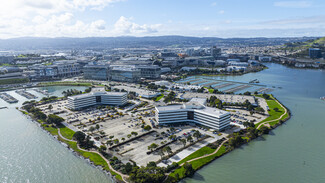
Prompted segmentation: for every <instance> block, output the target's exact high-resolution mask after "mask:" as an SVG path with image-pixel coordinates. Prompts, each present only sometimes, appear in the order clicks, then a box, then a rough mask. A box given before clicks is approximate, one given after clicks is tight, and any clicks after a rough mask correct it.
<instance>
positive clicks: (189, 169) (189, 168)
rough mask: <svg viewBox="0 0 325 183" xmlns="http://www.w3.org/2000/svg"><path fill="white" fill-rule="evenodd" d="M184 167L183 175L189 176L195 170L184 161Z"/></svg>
mask: <svg viewBox="0 0 325 183" xmlns="http://www.w3.org/2000/svg"><path fill="white" fill-rule="evenodd" d="M184 169H185V175H186V176H189V177H191V176H192V175H193V174H194V172H195V170H194V169H193V166H192V164H191V163H188V162H185V164H184Z"/></svg>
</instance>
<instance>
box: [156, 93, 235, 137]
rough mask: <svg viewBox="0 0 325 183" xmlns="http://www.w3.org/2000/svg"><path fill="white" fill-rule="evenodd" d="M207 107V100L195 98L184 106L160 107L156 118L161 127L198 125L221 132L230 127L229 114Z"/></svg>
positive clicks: (157, 108)
mask: <svg viewBox="0 0 325 183" xmlns="http://www.w3.org/2000/svg"><path fill="white" fill-rule="evenodd" d="M205 105H206V99H204V98H193V99H192V100H190V101H189V102H188V103H186V104H183V105H168V106H159V107H156V108H155V109H156V114H155V115H156V117H155V118H156V121H157V122H158V123H159V125H172V124H184V123H185V124H196V125H203V126H206V127H209V128H212V129H215V130H219V131H220V130H224V129H226V128H227V127H229V125H230V113H229V112H226V111H223V110H220V109H217V108H212V107H206V106H205Z"/></svg>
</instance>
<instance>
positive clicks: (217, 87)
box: [213, 83, 235, 89]
mask: <svg viewBox="0 0 325 183" xmlns="http://www.w3.org/2000/svg"><path fill="white" fill-rule="evenodd" d="M232 85H235V84H232V83H225V84H221V85H217V86H214V87H213V88H214V89H220V88H225V87H227V86H232Z"/></svg>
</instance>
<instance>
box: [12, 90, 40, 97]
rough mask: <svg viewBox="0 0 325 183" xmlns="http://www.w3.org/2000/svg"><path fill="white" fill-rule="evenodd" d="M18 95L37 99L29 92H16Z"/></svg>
mask: <svg viewBox="0 0 325 183" xmlns="http://www.w3.org/2000/svg"><path fill="white" fill-rule="evenodd" d="M15 92H16V93H17V94H19V95H21V96H23V97H25V98H27V99H36V98H37V97H36V96H35V95H33V94H31V93H29V92H27V91H26V90H16V91H15Z"/></svg>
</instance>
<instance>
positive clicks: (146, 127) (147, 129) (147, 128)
mask: <svg viewBox="0 0 325 183" xmlns="http://www.w3.org/2000/svg"><path fill="white" fill-rule="evenodd" d="M143 129H144V130H146V131H149V130H151V126H150V125H147V126H145V127H143Z"/></svg>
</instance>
